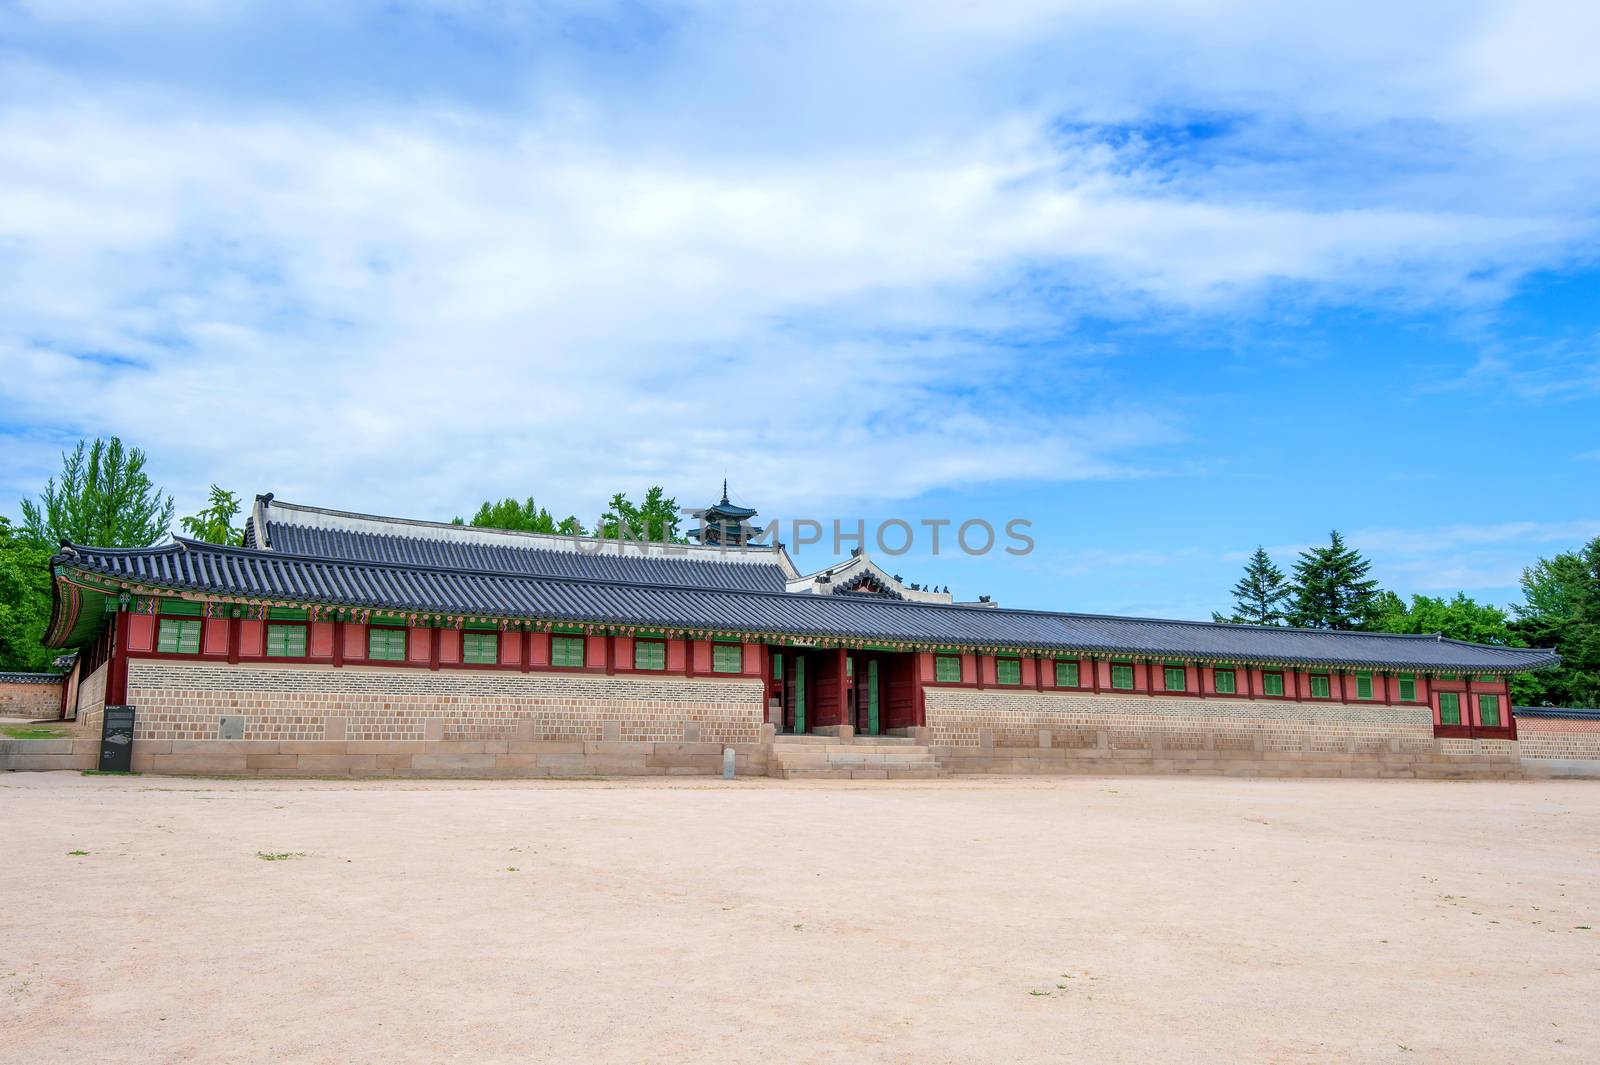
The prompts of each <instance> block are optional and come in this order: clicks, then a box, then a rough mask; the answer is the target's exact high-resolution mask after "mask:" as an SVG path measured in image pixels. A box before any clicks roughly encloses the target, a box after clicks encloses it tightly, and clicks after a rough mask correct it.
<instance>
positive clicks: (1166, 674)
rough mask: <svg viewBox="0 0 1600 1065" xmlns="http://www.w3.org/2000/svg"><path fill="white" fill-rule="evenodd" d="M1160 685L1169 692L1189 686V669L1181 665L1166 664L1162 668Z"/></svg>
mask: <svg viewBox="0 0 1600 1065" xmlns="http://www.w3.org/2000/svg"><path fill="white" fill-rule="evenodd" d="M1161 682H1162V687H1164V688H1165V689H1166V690H1167V691H1169V692H1181V691H1184V690H1186V689H1187V688H1188V687H1189V671H1188V670H1187V669H1184V668H1183V667H1182V666H1167V667H1165V668H1164V669H1163V670H1162V676H1161Z"/></svg>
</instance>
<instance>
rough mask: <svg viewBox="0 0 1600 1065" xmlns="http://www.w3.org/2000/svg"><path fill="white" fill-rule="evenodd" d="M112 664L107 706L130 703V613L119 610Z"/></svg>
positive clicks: (115, 625)
mask: <svg viewBox="0 0 1600 1065" xmlns="http://www.w3.org/2000/svg"><path fill="white" fill-rule="evenodd" d="M111 633H112V635H111V664H110V665H109V666H107V667H106V705H107V706H125V705H127V702H128V611H127V610H118V611H117V618H116V620H115V621H114V622H112V626H111Z"/></svg>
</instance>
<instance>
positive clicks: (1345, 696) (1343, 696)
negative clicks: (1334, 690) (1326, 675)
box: [1339, 669, 1350, 703]
mask: <svg viewBox="0 0 1600 1065" xmlns="http://www.w3.org/2000/svg"><path fill="white" fill-rule="evenodd" d="M1339 701H1340V702H1341V703H1348V702H1349V701H1350V693H1349V691H1347V690H1346V689H1345V686H1344V670H1342V669H1341V670H1340V671H1339Z"/></svg>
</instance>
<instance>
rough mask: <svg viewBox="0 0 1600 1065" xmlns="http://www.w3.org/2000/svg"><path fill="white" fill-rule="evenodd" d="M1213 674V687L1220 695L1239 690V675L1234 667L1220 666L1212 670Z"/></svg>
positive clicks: (1230, 693)
mask: <svg viewBox="0 0 1600 1065" xmlns="http://www.w3.org/2000/svg"><path fill="white" fill-rule="evenodd" d="M1211 676H1212V677H1213V678H1214V680H1213V682H1212V687H1214V688H1215V689H1216V690H1217V694H1218V695H1232V694H1233V693H1234V692H1236V691H1238V690H1239V675H1238V674H1237V673H1235V672H1234V671H1233V670H1232V669H1224V668H1222V667H1220V666H1219V667H1218V668H1216V669H1214V670H1212V671H1211Z"/></svg>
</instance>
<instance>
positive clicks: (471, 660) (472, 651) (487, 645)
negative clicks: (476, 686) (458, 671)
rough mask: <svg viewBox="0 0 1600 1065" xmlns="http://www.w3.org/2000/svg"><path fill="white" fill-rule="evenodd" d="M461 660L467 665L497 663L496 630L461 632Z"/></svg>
mask: <svg viewBox="0 0 1600 1065" xmlns="http://www.w3.org/2000/svg"><path fill="white" fill-rule="evenodd" d="M461 661H463V662H465V663H467V665H469V666H496V665H499V664H500V634H499V633H496V632H463V633H462V634H461Z"/></svg>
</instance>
